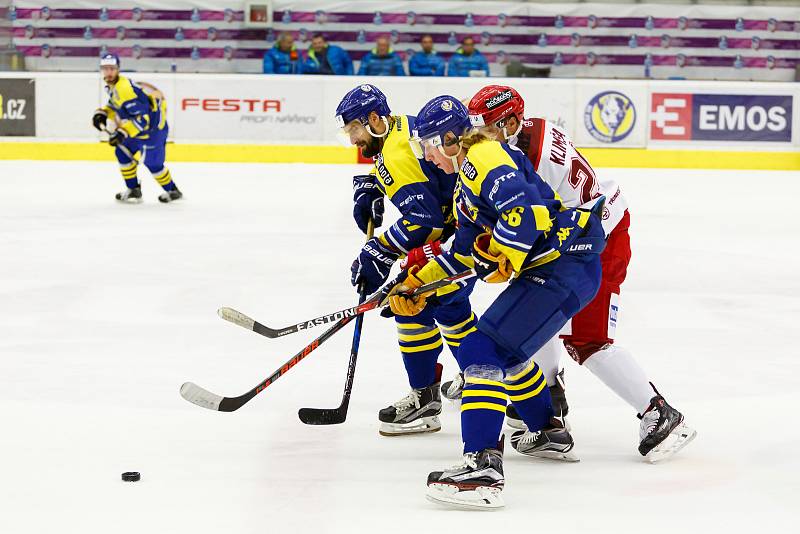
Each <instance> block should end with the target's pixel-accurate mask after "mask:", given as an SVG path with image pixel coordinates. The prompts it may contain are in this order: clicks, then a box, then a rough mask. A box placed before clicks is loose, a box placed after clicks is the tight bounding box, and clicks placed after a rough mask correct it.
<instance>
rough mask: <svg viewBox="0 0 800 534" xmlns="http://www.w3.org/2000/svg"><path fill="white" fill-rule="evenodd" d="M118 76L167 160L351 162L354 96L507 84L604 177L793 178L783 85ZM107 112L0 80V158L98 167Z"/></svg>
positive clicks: (58, 90)
mask: <svg viewBox="0 0 800 534" xmlns="http://www.w3.org/2000/svg"><path fill="white" fill-rule="evenodd" d="M127 75H128V76H130V78H132V79H133V80H135V81H142V82H147V83H150V84H152V85H154V86H156V87H158V88H159V89H160V90H161V91H162V92H163V93H164V94H165V98H166V99H167V109H168V120H169V125H170V140H171V141H172V142H173V143H174V145H172V146H171V147H170V154H169V158H170V159H171V160H172V161H218V162H263V163H283V162H304V163H354V162H356V161H357V154H356V151H355V150H353V149H348V148H345V147H342V146H341V145H339V144H338V141H337V140H336V132H337V128H336V124H335V121H334V116H335V109H336V105H337V104H338V102H339V100H340V98H341V97H342V95H344V94H345V93H346V92H347V91H348V90H349V89H351V88H353V87H354V86H355V85H356V84H358V83H367V82H369V83H373V84H375V85H377V86H378V87H380V88H381V89H382V90H383V91H384V92H385V93H386V94H387V97H388V99H389V103H390V105H391V107H392V109H393V111H394V112H395V113H407V114H415V113H416V112H417V111H418V110H419V109H420V108H421V107H422V105H423V104H424V103H425V102H426V101H427V100H428V99H430V98H431V97H433V96H436V95H439V94H444V93H448V94H452V95H454V96H457V97H458V98H469V97H471V96H472V94H474V93H475V92H476V91H477V90H478V89H479V88H481V87H482V86H484V85H486V84H487V83H489V82H491V83H500V84H509V85H513V86H514V87H515V88H516V89H517V90H519V92H520V93H521V94H522V96H523V97H524V98H525V100H526V113H527V114H528V115H529V116H543V117H546V118H547V119H548V120H550V121H551V122H553V123H555V124H556V125H558V126H559V127H561V128H562V129H564V130H565V131H566V132H567V133H568V134H570V136H571V137H572V138H573V140H574V141H575V143H576V145H578V146H579V147H581V148H584V149H586V155H587V156H588V157H590V158H591V159H592V161H598V162H601V163H600V164H601V165H602V166H614V167H665V166H668V167H688V168H748V169H786V170H796V169H800V156H798V155H797V153H798V150H797V149H798V145H800V134H798V129H800V112H798V109H797V108H798V106H797V100H798V97H800V87H798V85H797V84H791V83H748V82H721V81H720V82H695V81H692V82H690V81H661V80H659V81H655V80H611V79H594V80H592V79H590V80H564V79H530V78H514V79H507V78H492V79H491V80H487V79H484V78H458V79H454V78H392V79H390V80H389V79H387V78H362V77H352V76H350V77H348V76H344V77H340V76H326V77H315V78H309V77H297V76H261V75H218V74H214V75H209V74H171V73H167V74H165V73H161V74H157V73H129V74H127ZM103 100H104V96H103V88H102V84H101V81H100V79H99V76H98V75H97V74H95V73H41V72H40V73H6V74H3V75H2V77H0V107H2V108H3V109H2V114H0V117H2V119H0V140H2V141H3V142H2V143H0V158H2V159H51V160H52V159H65V160H70V159H79V160H102V159H106V158H107V157H108V150H107V147H103V146H102V145H100V143H99V142H100V141H101V140H102V139H101V137H100V135H99V134H98V132H97V131H96V130H94V129H93V128H92V127H91V125H90V118H91V114H92V111H93V110H94V109H95V108H97V107H98V106H100V105H101V104H102V103H103ZM720 151H721V152H724V154H719V153H718V152H720Z"/></svg>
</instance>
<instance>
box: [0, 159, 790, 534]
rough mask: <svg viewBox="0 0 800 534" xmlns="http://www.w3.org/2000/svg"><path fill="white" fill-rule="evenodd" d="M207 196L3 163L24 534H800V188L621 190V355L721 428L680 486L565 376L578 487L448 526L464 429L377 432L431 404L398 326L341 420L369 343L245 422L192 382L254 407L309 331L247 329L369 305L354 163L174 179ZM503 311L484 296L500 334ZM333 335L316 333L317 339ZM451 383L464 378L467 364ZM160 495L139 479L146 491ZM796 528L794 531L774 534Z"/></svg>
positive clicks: (2, 311) (699, 181)
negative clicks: (130, 476)
mask: <svg viewBox="0 0 800 534" xmlns="http://www.w3.org/2000/svg"><path fill="white" fill-rule="evenodd" d="M171 167H172V170H173V175H174V177H175V178H176V180H177V181H178V183H179V185H180V187H181V189H183V190H184V192H185V195H186V197H185V199H184V200H183V201H181V202H179V203H175V204H172V205H160V204H159V203H158V202H157V201H156V199H155V197H156V195H157V190H156V189H157V186H156V184H155V182H154V181H152V179H151V178H150V177H149V175H147V174H146V173H143V174H144V175H143V176H142V179H143V184H144V193H145V198H146V202H145V203H144V204H143V205H139V206H128V205H118V204H116V203H115V202H114V200H113V194H114V192H115V191H117V190H118V189H120V185H121V180H120V178H119V177H118V171H117V168H116V166H115V165H114V164H112V163H97V164H89V163H35V162H0V532H2V533H4V534H20V533H24V534H28V533H53V532H58V533H67V532H68V533H73V532H74V533H82V534H83V533H109V532H113V533H129V532H130V533H145V532H147V533H158V534H162V533H213V534H227V533H234V534H248V533H266V532H292V533H294V534H301V533H306V532H308V533H315V534H317V533H327V532H359V533H360V532H403V533H407V532H411V531H418V532H437V533H445V532H455V531H456V530H457V529H458V530H460V531H461V532H476V533H478V532H498V531H502V530H507V529H511V528H513V529H524V531H525V532H539V531H547V532H587V533H588V532H591V533H606V532H613V533H628V532H631V533H633V532H637V533H646V534H652V533H661V532H664V533H675V532H722V531H725V532H752V531H754V530H758V531H761V532H770V531H775V532H789V531H793V529H794V528H796V525H797V521H798V519H800V512H798V497H800V454H799V453H800V425H797V424H796V421H795V420H794V410H795V408H796V407H797V405H798V402H800V394H798V388H799V386H798V378H797V376H798V371H800V354H798V353H799V352H800V351H799V350H798V348H797V347H798V345H797V343H796V341H795V337H796V336H797V334H798V331H800V330H799V327H798V324H800V323H799V321H800V320H799V319H798V317H800V316H799V314H800V281H799V278H800V277H799V275H798V273H800V262H799V261H798V257H799V256H800V253H798V251H797V250H798V247H799V246H800V242H798V238H797V225H798V221H797V215H796V209H795V208H794V205H795V204H796V199H797V198H798V197H799V196H800V176H799V175H798V173H789V172H785V173H782V172H761V173H757V172H711V171H666V170H658V171H654V170H613V169H602V170H600V173H601V174H604V175H612V174H613V176H614V177H615V178H616V179H617V180H618V181H619V182H620V183H621V184H622V186H623V187H624V189H625V192H626V193H627V195H628V197H629V200H630V203H631V206H632V208H631V212H632V230H631V234H632V237H633V250H634V258H633V263H632V265H631V270H630V274H629V279H628V281H627V282H626V283H625V285H624V287H623V306H622V314H621V323H620V327H619V330H618V340H619V343H620V344H623V345H625V346H627V347H628V348H630V349H631V350H632V352H633V354H634V355H635V356H636V357H637V359H638V360H639V361H640V362H641V363H642V364H643V366H644V367H645V369H647V370H648V372H649V374H650V376H651V378H652V380H653V381H655V382H656V384H657V386H658V387H659V388H660V390H661V392H662V393H663V394H664V395H665V396H666V397H667V399H668V400H669V401H670V402H671V403H672V404H673V405H675V406H676V407H677V408H679V409H680V410H682V411H683V412H684V413H685V414H686V418H687V422H688V423H689V424H690V425H692V426H694V427H695V428H696V429H697V430H698V437H697V439H696V440H695V441H694V442H693V443H692V444H691V445H689V447H687V449H685V450H684V451H683V452H682V453H681V454H680V455H679V456H677V457H676V458H674V459H673V461H671V462H669V463H665V464H662V465H648V464H645V463H643V462H642V461H641V458H640V457H639V455H638V453H637V452H636V445H637V441H638V439H637V431H638V420H637V419H636V418H635V417H634V413H633V411H632V410H631V409H630V408H629V407H628V406H627V405H625V404H624V403H623V402H622V401H621V400H619V399H618V398H616V397H615V396H614V395H613V394H612V393H611V392H610V391H608V390H606V389H604V387H603V386H602V385H601V384H600V383H599V382H598V381H596V380H595V379H594V378H593V377H592V376H591V375H590V374H589V373H588V371H586V370H584V369H580V368H578V367H577V366H576V365H575V364H574V363H573V362H571V361H565V365H566V367H567V384H568V395H569V400H570V405H571V421H572V425H573V428H574V436H575V440H576V443H577V446H576V452H577V453H578V454H579V455H580V456H581V458H582V461H581V462H580V463H579V464H563V463H547V462H545V461H534V460H532V459H529V458H527V457H523V456H520V455H518V454H517V453H516V452H514V451H513V450H511V448H510V447H508V450H507V453H506V463H505V468H506V476H507V486H506V491H505V500H506V504H507V507H506V509H505V510H504V511H502V512H499V513H494V514H480V513H470V512H461V511H447V510H444V509H440V508H439V507H437V506H435V505H433V504H431V503H429V502H427V501H426V500H425V499H424V489H425V479H426V476H427V473H428V472H429V471H431V470H433V469H436V468H442V467H446V466H449V465H452V464H453V463H455V462H456V461H457V460H458V459H459V457H460V446H461V444H460V437H459V422H458V412H457V411H456V410H455V409H454V407H453V406H446V409H445V413H444V414H443V416H442V422H443V430H442V431H441V432H439V433H438V434H432V435H427V436H416V437H409V438H385V437H381V436H379V435H378V432H377V428H378V423H377V411H378V409H379V408H382V407H383V406H385V405H387V404H388V403H390V402H391V401H394V400H397V399H398V398H400V397H401V396H402V395H404V394H405V393H406V392H407V383H406V380H405V376H404V373H403V370H402V364H401V360H400V358H399V355H398V353H397V350H396V348H395V339H394V335H395V334H394V327H393V323H392V322H391V321H388V320H384V319H381V318H379V317H377V316H376V315H371V316H369V317H368V318H367V320H366V322H365V327H364V335H363V339H362V345H361V354H360V356H359V362H358V371H357V373H356V383H355V391H354V393H353V399H352V403H351V406H350V415H349V417H348V420H347V422H346V423H345V424H344V425H340V426H332V427H310V426H304V425H303V424H302V423H300V422H299V420H298V419H297V416H296V412H297V409H298V408H300V407H303V406H313V407H334V406H336V405H338V403H339V400H340V398H341V388H342V385H343V382H344V377H345V368H346V362H347V358H348V352H349V345H350V340H351V329H350V328H348V329H347V330H346V332H342V333H340V334H339V335H337V336H336V337H335V338H333V339H332V340H331V341H330V342H329V343H328V344H326V345H324V346H323V347H321V348H320V349H319V350H318V351H317V352H314V353H313V354H312V355H311V356H309V357H308V359H306V360H304V361H303V362H302V363H300V364H299V365H298V366H297V367H295V368H294V369H292V370H291V371H290V372H289V374H287V375H285V376H284V377H283V378H281V379H280V380H279V381H278V382H277V383H275V384H274V385H273V386H271V387H270V388H268V389H267V390H265V391H264V392H262V393H261V394H260V395H259V396H257V397H256V398H255V399H253V400H252V401H251V402H250V403H249V404H248V405H246V406H245V407H243V408H242V409H241V410H239V411H238V412H235V413H213V412H210V411H207V410H203V409H201V408H198V407H197V406H194V405H191V404H189V403H187V402H186V401H184V400H183V399H182V398H181V397H180V396H179V395H178V389H179V387H180V385H181V384H182V383H183V382H185V381H187V380H192V381H195V382H197V383H198V384H200V385H202V386H204V387H206V388H208V389H210V390H211V391H214V392H215V393H220V394H223V395H238V394H240V393H243V392H245V391H247V390H248V389H250V388H251V387H252V386H254V385H255V384H256V383H258V382H259V381H260V380H261V379H263V378H265V377H266V376H268V375H269V374H270V373H271V372H272V371H273V370H274V369H275V368H276V367H278V366H279V365H280V364H282V363H283V362H284V361H285V360H287V359H288V358H289V357H290V356H291V355H292V354H293V353H294V352H295V351H296V350H298V349H299V348H300V347H302V346H303V345H304V343H305V342H307V340H309V339H310V338H311V337H313V335H315V334H312V333H311V332H308V333H303V334H298V335H294V336H289V337H286V338H283V339H279V340H274V341H271V340H267V339H265V338H262V337H260V336H257V335H256V334H253V333H250V332H247V331H245V330H243V329H241V328H239V327H237V326H234V325H231V324H229V323H225V322H223V321H221V320H220V319H219V318H218V317H217V316H216V313H215V311H216V309H217V308H218V307H220V306H223V305H228V306H232V307H235V308H237V309H239V310H241V311H244V312H245V313H248V314H250V315H251V316H253V317H255V318H257V319H259V320H261V321H262V322H265V323H268V324H275V325H281V324H286V323H293V322H295V321H296V320H300V319H302V318H304V317H306V316H309V315H317V314H320V313H324V312H327V311H330V310H334V309H338V308H340V307H343V306H345V305H348V304H349V303H351V302H353V301H354V300H355V297H354V293H353V290H352V288H351V287H350V284H349V265H350V262H351V260H352V258H353V257H354V255H355V254H356V251H357V250H358V248H359V247H360V244H361V241H362V237H361V236H360V235H359V234H358V232H357V230H355V228H354V225H353V224H352V222H351V220H350V211H351V208H350V178H349V177H350V176H351V175H352V174H353V173H354V172H356V171H357V170H358V169H357V168H356V167H348V166H323V165H318V166H310V165H299V164H298V165H207V164H174V165H172V166H171ZM494 291H496V289H494V288H490V287H487V286H485V285H483V286H479V290H478V291H477V294H476V298H475V302H476V307H477V308H478V309H483V308H484V307H485V305H486V303H487V302H489V300H490V298H491V295H492V294H493V293H494ZM315 332H318V331H315ZM442 362H443V363H444V364H445V367H446V375H450V374H452V373H453V372H454V371H455V368H456V366H455V363H454V361H453V359H452V357H451V356H450V355H449V353H445V354H444V355H443V357H442ZM129 470H136V471H141V473H142V481H141V482H139V483H135V484H130V483H123V482H121V481H120V477H119V475H120V473H121V472H122V471H129ZM773 529H775V530H773Z"/></svg>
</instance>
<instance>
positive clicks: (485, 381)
mask: <svg viewBox="0 0 800 534" xmlns="http://www.w3.org/2000/svg"><path fill="white" fill-rule="evenodd" d="M466 383H467V384H483V385H486V386H498V387H501V388H504V387H506V385H505V384H503V383H502V382H498V381H497V380H489V379H488V378H474V377H471V376H470V377H467V379H466Z"/></svg>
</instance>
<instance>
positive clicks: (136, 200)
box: [115, 198, 144, 204]
mask: <svg viewBox="0 0 800 534" xmlns="http://www.w3.org/2000/svg"><path fill="white" fill-rule="evenodd" d="M115 200H116V201H117V202H119V203H120V204H141V203H142V202H144V199H141V198H126V199H124V200H123V199H119V198H117V199H115Z"/></svg>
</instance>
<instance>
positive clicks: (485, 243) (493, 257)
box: [472, 232, 514, 284]
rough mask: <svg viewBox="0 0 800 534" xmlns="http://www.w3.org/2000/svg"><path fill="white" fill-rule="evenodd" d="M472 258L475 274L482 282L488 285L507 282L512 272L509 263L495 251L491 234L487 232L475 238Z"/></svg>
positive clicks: (501, 254) (500, 253)
mask: <svg viewBox="0 0 800 534" xmlns="http://www.w3.org/2000/svg"><path fill="white" fill-rule="evenodd" d="M472 258H473V259H474V260H475V273H476V274H477V275H478V278H480V279H481V280H483V281H484V282H488V283H490V284H499V283H503V282H507V281H508V279H509V278H511V274H512V273H513V272H514V269H513V267H512V266H511V262H509V261H508V258H506V257H505V255H503V253H502V252H500V251H499V250H497V249H496V247H495V246H494V243H492V234H490V233H488V232H487V233H483V234H481V235H479V236H478V237H476V238H475V243H473V245H472Z"/></svg>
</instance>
